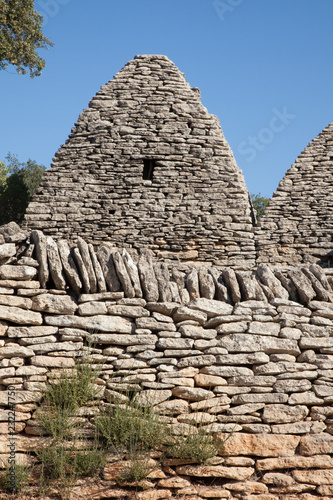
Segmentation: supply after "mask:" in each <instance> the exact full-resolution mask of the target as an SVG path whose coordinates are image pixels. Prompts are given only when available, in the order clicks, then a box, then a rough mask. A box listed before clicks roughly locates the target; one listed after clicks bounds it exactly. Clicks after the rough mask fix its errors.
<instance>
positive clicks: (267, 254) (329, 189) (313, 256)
mask: <svg viewBox="0 0 333 500" xmlns="http://www.w3.org/2000/svg"><path fill="white" fill-rule="evenodd" d="M256 245H257V250H258V262H270V263H273V264H279V265H280V264H284V265H286V264H288V265H294V264H301V263H311V262H315V263H318V262H320V263H321V264H322V265H324V266H328V267H331V266H332V263H333V123H331V124H330V125H329V126H328V127H326V128H324V130H323V131H322V132H321V133H320V134H319V135H318V136H317V137H316V138H315V139H314V140H313V141H312V142H311V143H310V144H309V145H308V146H307V147H306V148H305V149H304V151H303V152H302V153H301V154H300V155H299V157H298V158H297V160H296V161H295V163H294V164H293V165H292V167H291V168H290V170H288V172H287V173H286V175H285V177H284V178H283V179H282V181H281V182H280V184H279V187H278V189H277V190H276V192H275V193H274V195H273V198H272V199H271V200H270V202H269V204H268V207H267V208H266V210H265V213H264V215H263V217H262V218H261V219H260V222H259V225H258V228H257V230H256Z"/></svg>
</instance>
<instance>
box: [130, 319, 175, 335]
mask: <svg viewBox="0 0 333 500" xmlns="http://www.w3.org/2000/svg"><path fill="white" fill-rule="evenodd" d="M136 327H137V328H144V329H148V330H152V331H153V332H155V331H165V332H175V331H176V326H175V325H174V324H173V323H169V322H168V323H163V322H162V321H157V320H156V319H155V318H147V317H145V318H137V319H136Z"/></svg>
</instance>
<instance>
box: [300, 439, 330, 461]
mask: <svg viewBox="0 0 333 500" xmlns="http://www.w3.org/2000/svg"><path fill="white" fill-rule="evenodd" d="M299 453H300V454H301V455H305V456H310V457H311V456H312V455H318V454H320V455H325V454H331V453H333V436H331V435H330V434H327V433H322V434H318V435H312V436H304V437H302V439H301V441H300V448H299Z"/></svg>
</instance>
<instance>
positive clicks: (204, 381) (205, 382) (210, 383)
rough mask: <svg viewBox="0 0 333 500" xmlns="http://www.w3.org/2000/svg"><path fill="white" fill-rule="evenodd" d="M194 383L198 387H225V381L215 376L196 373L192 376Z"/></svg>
mask: <svg viewBox="0 0 333 500" xmlns="http://www.w3.org/2000/svg"><path fill="white" fill-rule="evenodd" d="M194 381H195V383H196V385H198V386H199V387H216V386H217V385H227V381H226V380H225V379H224V378H222V377H219V376H216V375H207V374H205V373H198V374H197V375H195V376H194Z"/></svg>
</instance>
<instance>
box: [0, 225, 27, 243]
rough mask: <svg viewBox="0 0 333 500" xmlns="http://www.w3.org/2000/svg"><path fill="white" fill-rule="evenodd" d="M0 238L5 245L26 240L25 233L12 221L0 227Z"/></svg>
mask: <svg viewBox="0 0 333 500" xmlns="http://www.w3.org/2000/svg"><path fill="white" fill-rule="evenodd" d="M0 236H1V238H2V239H4V241H5V242H6V243H21V242H22V241H24V240H25V239H26V238H27V235H26V233H25V232H24V231H22V229H21V228H20V226H19V225H18V224H17V223H16V222H14V221H12V222H8V224H4V225H3V226H1V227H0Z"/></svg>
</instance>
